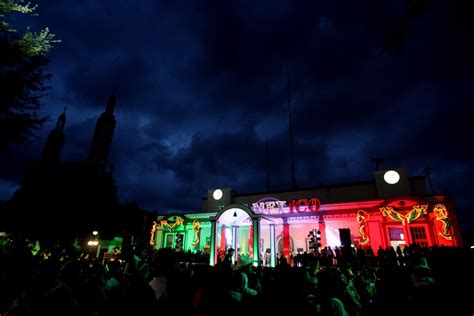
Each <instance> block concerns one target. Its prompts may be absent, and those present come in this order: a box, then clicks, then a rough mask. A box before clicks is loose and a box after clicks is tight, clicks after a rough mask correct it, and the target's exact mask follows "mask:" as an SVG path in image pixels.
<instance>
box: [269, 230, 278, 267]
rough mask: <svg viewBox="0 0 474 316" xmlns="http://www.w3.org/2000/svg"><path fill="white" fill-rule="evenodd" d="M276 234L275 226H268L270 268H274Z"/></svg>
mask: <svg viewBox="0 0 474 316" xmlns="http://www.w3.org/2000/svg"><path fill="white" fill-rule="evenodd" d="M276 256H277V254H276V232H275V224H270V267H272V268H274V267H275V266H276Z"/></svg>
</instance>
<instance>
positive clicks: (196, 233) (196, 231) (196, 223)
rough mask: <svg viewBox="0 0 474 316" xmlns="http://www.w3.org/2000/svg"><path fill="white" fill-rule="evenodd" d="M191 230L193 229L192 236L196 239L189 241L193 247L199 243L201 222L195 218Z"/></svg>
mask: <svg viewBox="0 0 474 316" xmlns="http://www.w3.org/2000/svg"><path fill="white" fill-rule="evenodd" d="M193 230H194V237H196V240H195V241H193V242H192V243H191V245H193V246H194V247H196V246H198V245H199V235H200V232H201V223H200V222H199V221H198V220H197V219H195V220H194V221H193Z"/></svg>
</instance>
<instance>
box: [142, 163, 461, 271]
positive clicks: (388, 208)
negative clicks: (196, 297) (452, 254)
mask: <svg viewBox="0 0 474 316" xmlns="http://www.w3.org/2000/svg"><path fill="white" fill-rule="evenodd" d="M454 207H455V205H454V202H453V201H452V200H450V199H448V198H447V197H446V196H443V195H435V196H433V195H429V194H428V193H427V190H426V185H425V177H424V176H418V177H408V176H407V174H406V171H405V170H404V169H397V170H389V171H377V172H375V174H374V180H372V181H367V182H359V183H352V184H342V185H333V186H322V187H317V188H309V189H300V190H294V191H285V192H266V193H261V194H260V193H259V194H242V195H237V194H234V192H233V190H232V189H229V188H221V189H216V190H209V191H208V196H207V198H204V199H203V201H202V208H203V213H199V214H186V215H173V216H169V217H167V218H165V217H159V218H158V220H157V222H156V223H155V225H154V228H153V230H152V235H151V236H150V242H151V243H152V244H154V245H155V247H157V248H161V247H174V248H180V249H183V250H202V251H207V252H209V253H210V255H211V259H210V261H211V262H210V263H211V264H214V263H215V262H216V261H217V260H218V257H221V256H223V255H224V254H225V252H226V251H227V249H229V248H234V249H236V250H237V251H236V252H235V259H237V256H238V255H239V254H247V255H250V256H253V258H254V260H255V262H263V264H265V265H270V266H275V263H276V258H277V256H281V255H284V256H285V257H290V254H291V253H293V254H294V253H297V252H311V251H313V250H314V248H315V244H314V243H312V238H311V233H313V234H317V236H318V237H319V238H320V240H318V242H317V243H319V245H316V247H318V246H319V247H331V248H332V249H334V248H335V247H340V246H344V247H363V248H367V247H371V248H372V249H373V250H374V252H376V251H377V249H378V248H379V247H383V248H386V247H390V246H392V247H394V248H395V247H397V246H400V247H404V245H410V244H413V243H417V244H419V245H421V246H433V245H444V246H458V247H459V246H462V245H461V238H460V233H459V229H458V225H457V220H456V216H455V212H454ZM177 241H178V243H176V242H177Z"/></svg>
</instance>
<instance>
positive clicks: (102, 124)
mask: <svg viewBox="0 0 474 316" xmlns="http://www.w3.org/2000/svg"><path fill="white" fill-rule="evenodd" d="M115 101H116V99H115V89H114V91H113V92H112V95H111V96H110V97H109V100H108V102H107V106H106V108H105V112H103V113H102V114H101V115H100V117H99V118H98V119H97V124H96V125H95V130H94V136H93V137H92V143H91V147H90V150H89V156H88V161H90V162H93V163H97V164H99V165H102V166H105V164H107V163H108V158H109V150H110V145H111V144H112V139H113V137H114V131H115V125H116V124H117V122H116V120H115V115H114V109H115Z"/></svg>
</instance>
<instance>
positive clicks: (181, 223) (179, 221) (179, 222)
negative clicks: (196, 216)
mask: <svg viewBox="0 0 474 316" xmlns="http://www.w3.org/2000/svg"><path fill="white" fill-rule="evenodd" d="M183 223H184V219H182V218H177V219H176V222H174V223H173V224H171V225H170V224H169V223H168V221H167V220H163V221H160V224H161V227H168V228H169V229H170V230H171V229H173V228H174V227H175V226H176V225H183Z"/></svg>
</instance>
